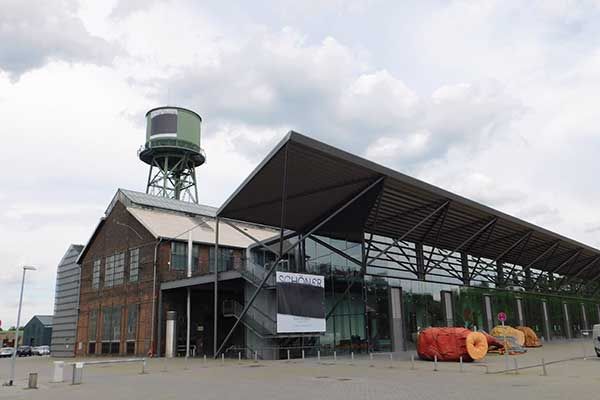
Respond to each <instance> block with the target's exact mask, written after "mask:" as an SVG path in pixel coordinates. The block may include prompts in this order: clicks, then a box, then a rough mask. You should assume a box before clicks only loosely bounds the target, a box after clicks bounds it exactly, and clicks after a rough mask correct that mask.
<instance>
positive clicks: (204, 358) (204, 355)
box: [204, 354, 206, 364]
mask: <svg viewBox="0 0 600 400" xmlns="http://www.w3.org/2000/svg"><path fill="white" fill-rule="evenodd" d="M204 364H206V354H205V355H204Z"/></svg>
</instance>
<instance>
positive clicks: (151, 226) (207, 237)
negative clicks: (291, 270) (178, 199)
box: [127, 207, 277, 248]
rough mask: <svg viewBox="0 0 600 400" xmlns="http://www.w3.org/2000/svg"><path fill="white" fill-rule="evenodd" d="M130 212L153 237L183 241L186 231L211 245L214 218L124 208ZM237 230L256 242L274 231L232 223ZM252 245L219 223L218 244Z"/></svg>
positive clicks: (212, 241) (196, 238) (193, 237)
mask: <svg viewBox="0 0 600 400" xmlns="http://www.w3.org/2000/svg"><path fill="white" fill-rule="evenodd" d="M127 211H129V213H131V215H133V216H134V217H135V219H137V220H138V221H139V222H140V223H141V224H142V225H143V226H144V228H146V229H147V230H148V232H150V233H151V234H152V235H153V236H154V237H155V238H164V239H175V240H181V241H186V240H187V238H188V231H189V232H191V233H192V241H194V242H196V243H205V244H212V243H214V242H215V227H216V219H215V218H211V217H204V216H198V215H197V216H193V215H189V214H175V213H172V212H166V211H162V210H156V209H145V208H136V207H128V208H127ZM236 226H238V227H239V228H240V229H242V230H244V231H245V232H247V233H248V234H249V235H251V236H252V237H254V238H256V239H258V240H265V239H269V238H271V237H273V236H274V235H275V234H276V233H277V231H276V230H274V229H271V228H266V227H258V226H256V225H251V224H244V223H236ZM252 243H254V242H253V241H252V240H251V239H249V238H248V237H246V236H244V235H242V234H241V233H240V232H238V231H237V230H235V229H233V228H232V227H231V226H229V225H227V224H224V223H220V224H219V244H220V245H223V246H229V247H238V248H246V247H248V246H250V245H251V244H252Z"/></svg>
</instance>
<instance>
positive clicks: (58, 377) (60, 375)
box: [52, 361, 65, 383]
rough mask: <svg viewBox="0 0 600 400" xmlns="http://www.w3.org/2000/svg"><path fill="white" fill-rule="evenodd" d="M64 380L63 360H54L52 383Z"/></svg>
mask: <svg viewBox="0 0 600 400" xmlns="http://www.w3.org/2000/svg"><path fill="white" fill-rule="evenodd" d="M64 381H65V362H64V361H54V377H53V379H52V382H53V383H61V382H64Z"/></svg>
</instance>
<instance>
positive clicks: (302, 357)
mask: <svg viewBox="0 0 600 400" xmlns="http://www.w3.org/2000/svg"><path fill="white" fill-rule="evenodd" d="M302 359H303V360H304V349H302Z"/></svg>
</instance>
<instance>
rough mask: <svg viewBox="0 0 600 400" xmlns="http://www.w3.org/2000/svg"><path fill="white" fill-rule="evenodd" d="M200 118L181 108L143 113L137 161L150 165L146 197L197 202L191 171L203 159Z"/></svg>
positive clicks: (196, 190)
mask: <svg viewBox="0 0 600 400" xmlns="http://www.w3.org/2000/svg"><path fill="white" fill-rule="evenodd" d="M201 122H202V118H200V116H199V115H198V114H196V113H195V112H193V111H191V110H187V109H185V108H181V107H157V108H153V109H152V110H150V111H148V112H147V113H146V143H145V144H144V146H143V147H142V148H141V149H140V150H139V152H138V155H139V157H140V160H142V161H143V162H145V163H146V164H148V165H150V172H149V173H148V185H147V186H146V193H149V194H154V195H156V196H164V197H168V198H171V199H177V200H186V201H191V202H194V203H197V202H198V187H197V186H196V173H195V168H196V167H197V166H199V165H202V164H204V161H205V160H206V156H205V155H204V151H203V150H202V148H201V147H200V124H201Z"/></svg>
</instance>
